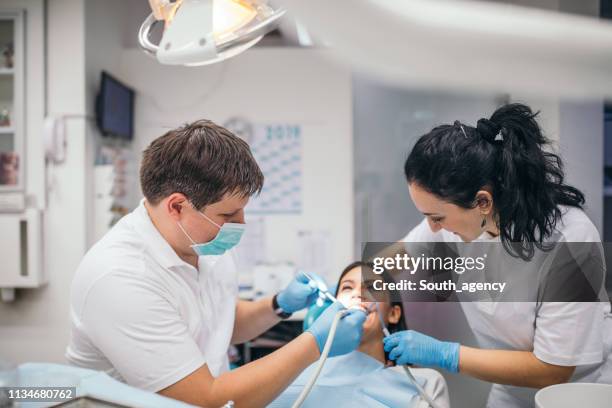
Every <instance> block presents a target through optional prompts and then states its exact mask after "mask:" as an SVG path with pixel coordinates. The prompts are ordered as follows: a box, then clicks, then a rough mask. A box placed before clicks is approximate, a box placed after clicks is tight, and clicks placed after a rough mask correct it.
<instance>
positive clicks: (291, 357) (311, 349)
mask: <svg viewBox="0 0 612 408" xmlns="http://www.w3.org/2000/svg"><path fill="white" fill-rule="evenodd" d="M318 358H319V348H318V346H317V343H316V341H315V339H314V337H313V336H312V335H311V334H310V333H302V334H301V335H299V336H298V337H297V338H296V339H294V340H293V341H291V342H289V343H288V344H287V345H285V346H284V347H282V348H281V349H279V350H276V351H275V352H274V353H272V354H268V355H267V356H265V357H262V358H260V359H258V360H256V361H254V362H252V363H249V364H247V365H245V366H242V367H240V368H238V369H236V370H233V371H230V372H228V373H226V374H223V375H221V376H220V377H218V378H216V379H215V381H214V382H213V384H212V387H211V389H210V393H211V395H227V396H231V399H232V400H233V401H234V403H235V404H236V407H265V406H266V405H268V404H269V403H270V402H272V401H273V400H274V398H276V397H277V396H278V395H279V394H280V393H281V392H282V391H283V390H284V389H285V388H287V386H289V385H290V384H291V383H292V382H293V380H295V378H296V377H297V376H298V375H299V374H300V373H301V372H302V371H303V370H304V369H305V368H306V367H308V366H309V365H310V364H312V363H314V362H315V361H317V360H318ZM224 399H225V398H221V399H217V400H216V402H222V401H223V400H224ZM226 401H227V400H226ZM219 406H220V405H219Z"/></svg>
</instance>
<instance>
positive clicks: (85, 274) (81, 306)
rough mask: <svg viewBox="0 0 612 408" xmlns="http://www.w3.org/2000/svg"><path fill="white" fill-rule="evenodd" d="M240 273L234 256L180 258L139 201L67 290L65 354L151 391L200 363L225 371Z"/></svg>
mask: <svg viewBox="0 0 612 408" xmlns="http://www.w3.org/2000/svg"><path fill="white" fill-rule="evenodd" d="M237 291H238V285H237V274H236V267H235V262H234V259H233V253H232V252H231V251H230V252H228V253H226V254H224V255H222V256H219V257H208V256H206V257H200V259H199V270H198V269H196V268H194V267H193V266H191V265H189V264H187V263H186V262H184V261H183V260H181V259H180V258H179V257H178V255H177V254H176V253H175V252H174V250H173V249H172V248H171V247H170V245H169V244H168V243H167V242H166V241H165V240H164V239H163V237H162V236H161V234H160V233H159V232H158V231H157V229H156V228H155V226H154V225H153V223H152V222H151V219H150V218H149V215H148V213H147V210H146V208H145V206H144V204H143V202H141V203H140V205H139V206H138V207H137V208H136V209H135V210H134V211H133V212H132V213H130V214H128V215H126V216H125V217H123V219H121V220H120V221H119V222H118V223H117V225H115V226H114V227H113V228H112V229H111V230H110V231H109V232H108V233H107V234H106V235H105V236H104V237H103V238H102V239H101V240H100V241H99V242H98V243H97V244H95V245H94V246H93V247H92V248H91V249H90V250H89V251H88V252H87V254H86V255H85V257H84V258H83V260H82V261H81V264H80V265H79V267H78V269H77V271H76V274H75V277H74V280H73V283H72V289H71V296H70V306H71V307H70V309H71V310H70V312H71V320H72V332H71V338H70V344H69V345H68V348H67V350H66V358H67V359H68V361H69V362H70V363H71V364H74V365H77V366H79V367H85V368H90V369H94V370H101V371H105V372H106V373H107V374H109V375H111V376H112V377H114V378H116V379H118V380H120V381H124V382H126V383H128V384H130V385H132V386H135V387H138V388H142V389H145V390H148V391H152V392H156V391H159V390H162V389H164V388H166V387H168V386H170V385H172V384H174V383H176V382H177V381H179V380H180V379H182V378H184V377H186V376H187V375H189V374H190V373H192V372H193V371H195V370H196V369H197V368H199V367H201V366H202V365H203V364H207V365H208V369H209V370H210V371H211V373H212V375H214V376H218V375H219V374H220V373H221V372H223V371H225V370H227V369H228V368H229V367H228V358H227V350H228V347H229V344H230V339H231V336H232V331H233V326H234V318H235V309H236V298H237Z"/></svg>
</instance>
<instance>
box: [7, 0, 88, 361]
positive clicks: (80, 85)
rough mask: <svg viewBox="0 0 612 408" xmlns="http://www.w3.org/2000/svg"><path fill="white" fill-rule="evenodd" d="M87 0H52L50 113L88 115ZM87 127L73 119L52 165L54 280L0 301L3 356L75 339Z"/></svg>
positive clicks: (41, 356) (25, 356) (46, 357)
mask: <svg viewBox="0 0 612 408" xmlns="http://www.w3.org/2000/svg"><path fill="white" fill-rule="evenodd" d="M83 10H84V9H83V1H82V0H53V1H50V2H48V4H47V30H48V36H47V46H48V49H47V111H48V113H49V114H51V115H59V114H65V113H71V114H84V113H85V90H84V66H85V64H84V52H83V50H84V30H83ZM85 132H86V125H85V122H84V121H83V120H81V119H76V120H70V121H68V123H67V134H68V139H69V144H68V155H67V160H66V162H65V163H64V164H63V165H61V166H58V167H57V168H55V169H54V170H53V177H52V179H51V182H52V184H53V190H52V192H51V193H50V194H49V196H48V206H47V213H46V214H45V242H46V248H45V250H46V251H45V252H46V259H45V265H46V268H47V273H48V275H49V284H48V285H47V286H46V287H44V288H42V289H36V290H24V291H19V292H18V294H17V296H18V299H17V300H16V301H15V302H14V303H13V304H0V355H1V356H3V357H5V358H8V359H9V360H12V361H14V362H24V361H55V362H61V361H63V353H64V348H65V346H66V344H67V341H68V336H69V330H70V326H69V321H68V317H69V315H68V313H69V311H68V290H69V286H70V282H71V279H72V274H73V272H74V270H75V268H76V266H77V264H78V262H79V260H80V258H81V256H82V254H83V253H84V251H85V193H84V192H85V186H86V183H87V180H86V178H85V174H84V171H83V169H84V168H86V163H85V156H86V155H85V154H84V152H85V149H86V143H85V142H86V138H85Z"/></svg>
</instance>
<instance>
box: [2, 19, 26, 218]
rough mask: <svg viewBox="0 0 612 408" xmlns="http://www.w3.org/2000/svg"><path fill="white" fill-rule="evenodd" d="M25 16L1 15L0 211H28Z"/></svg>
mask: <svg viewBox="0 0 612 408" xmlns="http://www.w3.org/2000/svg"><path fill="white" fill-rule="evenodd" d="M24 55H25V49H24V12H23V11H0V211H1V212H7V211H8V212H10V211H23V210H24V209H25V168H26V166H25V161H26V160H27V157H26V155H25V152H26V149H25V147H26V146H25V145H26V143H25V142H26V136H25V130H26V129H25V123H24V120H23V113H24V108H25V101H24V73H25V65H24V62H25V61H24Z"/></svg>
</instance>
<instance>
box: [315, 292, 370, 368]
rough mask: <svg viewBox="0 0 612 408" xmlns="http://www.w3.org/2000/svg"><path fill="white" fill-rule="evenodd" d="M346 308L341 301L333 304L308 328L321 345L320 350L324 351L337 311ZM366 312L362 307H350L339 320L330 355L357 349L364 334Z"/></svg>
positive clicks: (318, 344)
mask: <svg viewBox="0 0 612 408" xmlns="http://www.w3.org/2000/svg"><path fill="white" fill-rule="evenodd" d="M341 310H346V308H345V307H344V306H343V305H342V303H340V302H335V303H333V304H331V305H330V306H329V307H328V308H327V309H325V311H324V312H323V313H322V314H321V316H319V317H318V318H317V320H315V321H314V323H313V324H312V325H311V326H310V327H309V328H308V330H306V332H307V333H310V334H312V335H313V336H314V338H315V340H316V341H317V346H319V352H321V351H323V346H324V345H325V341H326V340H327V336H328V334H329V329H330V328H331V325H332V323H333V321H334V317H335V316H336V313H338V312H339V311H341ZM365 319H366V314H365V312H364V311H363V310H361V309H349V310H347V314H346V315H344V316H343V317H342V318H341V319H340V321H339V322H338V327H337V328H336V335H335V336H334V342H333V343H332V346H331V349H330V351H329V357H333V356H339V355H342V354H346V353H350V352H351V351H353V350H355V349H356V348H357V346H359V343H360V342H361V335H362V334H363V323H364V322H365Z"/></svg>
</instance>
